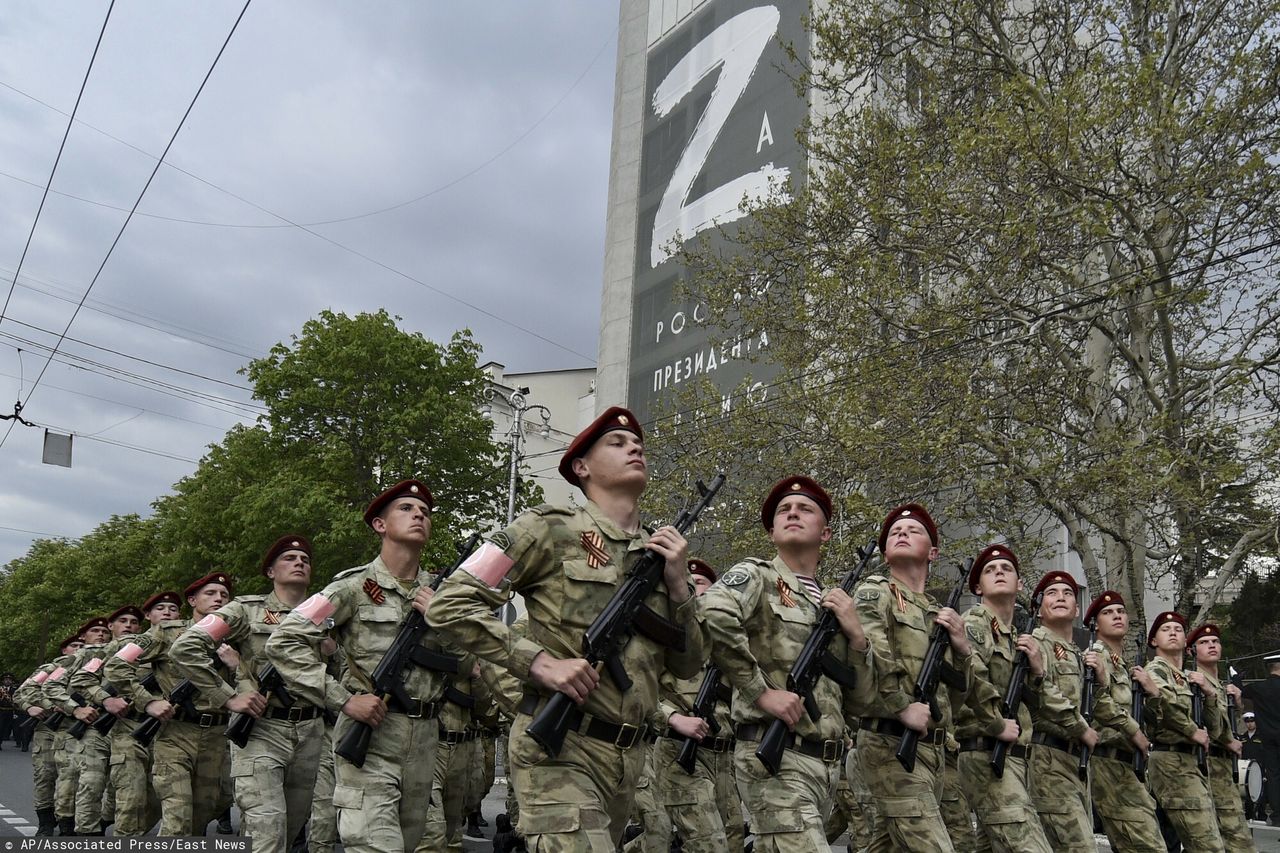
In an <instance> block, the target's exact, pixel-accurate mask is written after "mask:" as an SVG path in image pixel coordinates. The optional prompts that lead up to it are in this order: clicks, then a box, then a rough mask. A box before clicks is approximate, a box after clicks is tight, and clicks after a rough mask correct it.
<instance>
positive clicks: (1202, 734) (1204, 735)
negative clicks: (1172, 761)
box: [1191, 729, 1209, 749]
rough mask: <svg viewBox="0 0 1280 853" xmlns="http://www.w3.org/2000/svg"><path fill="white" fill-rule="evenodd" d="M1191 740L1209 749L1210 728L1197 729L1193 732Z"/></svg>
mask: <svg viewBox="0 0 1280 853" xmlns="http://www.w3.org/2000/svg"><path fill="white" fill-rule="evenodd" d="M1191 740H1193V741H1194V742H1195V743H1196V744H1198V745H1200V746H1203V747H1204V748H1205V749H1208V748H1209V732H1208V730H1207V729H1196V731H1195V734H1193V735H1192V736H1191Z"/></svg>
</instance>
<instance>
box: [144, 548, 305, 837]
mask: <svg viewBox="0 0 1280 853" xmlns="http://www.w3.org/2000/svg"><path fill="white" fill-rule="evenodd" d="M259 570H260V571H261V572H262V573H263V574H264V575H266V576H267V578H268V579H269V580H270V581H271V592H270V593H268V594H267V595H241V596H237V597H236V598H234V599H232V600H231V601H229V602H227V603H226V604H224V605H223V606H222V607H220V608H219V609H218V610H217V611H215V612H214V613H212V614H210V615H209V616H208V617H207V618H206V619H204V620H202V621H201V622H198V623H197V624H195V625H193V626H192V627H190V628H188V629H186V630H185V631H183V632H182V635H181V636H179V637H178V639H177V640H175V641H174V643H173V647H172V648H170V649H169V658H170V660H172V661H173V664H174V666H175V667H177V669H178V671H179V672H181V673H182V674H183V675H184V676H185V677H186V678H188V679H189V680H190V681H191V683H192V684H194V685H195V686H196V688H197V689H198V690H199V691H200V695H201V696H202V697H205V698H207V699H208V701H209V702H210V703H211V704H213V705H214V706H215V707H216V708H218V709H220V710H226V711H230V712H233V713H241V714H248V715H249V716H251V717H253V718H254V719H255V720H257V722H256V723H254V726H253V731H252V732H251V733H250V734H249V739H248V740H247V741H246V742H245V745H244V746H243V747H239V746H236V745H234V744H233V745H232V747H231V783H232V786H233V789H234V794H235V801H236V805H238V806H239V807H240V828H241V832H242V834H244V835H247V836H249V837H250V838H252V839H253V841H254V849H255V850H257V851H259V853H285V851H287V850H288V849H289V846H290V844H291V843H292V842H293V839H294V838H296V837H297V835H298V832H299V830H301V829H302V825H303V824H304V823H306V822H307V817H308V815H309V814H310V811H311V796H312V793H313V791H314V790H315V784H316V772H317V769H318V767H319V763H320V746H321V742H322V739H323V729H324V722H323V721H322V720H321V709H320V708H319V707H317V706H316V705H312V704H308V703H306V702H303V701H301V700H294V701H293V703H292V704H291V705H288V706H286V704H285V703H284V701H282V700H281V698H280V696H279V694H278V693H273V694H271V696H270V698H269V699H268V698H267V697H266V696H264V695H263V692H262V686H261V685H260V684H259V683H258V676H259V674H260V673H261V671H262V669H263V667H264V666H265V665H266V663H267V661H266V656H265V654H264V651H263V650H264V648H265V646H266V643H267V638H268V637H270V636H271V633H272V632H273V631H275V629H276V627H277V626H278V625H279V624H280V623H281V622H283V621H284V618H285V617H286V616H287V615H289V611H291V610H292V609H293V608H294V607H296V606H298V605H299V604H301V603H302V600H303V599H304V598H306V596H307V586H308V585H309V584H310V583H311V542H310V541H309V540H308V539H307V538H306V537H305V536H302V535H300V534H297V533H291V534H288V535H286V536H281V537H280V538H279V539H277V540H276V541H275V542H274V543H272V545H271V547H270V548H268V549H267V552H266V554H265V555H263V558H262V562H261V564H260V565H259ZM223 644H225V645H228V646H230V647H231V648H233V649H235V650H236V652H237V653H238V654H239V656H240V665H239V668H238V669H237V670H236V685H235V686H234V687H233V686H231V685H230V684H228V683H227V682H226V681H224V680H223V676H222V672H221V670H222V667H221V666H220V665H215V663H214V662H215V661H217V660H218V658H217V649H218V648H219V647H220V646H221V645H223ZM290 698H292V697H290Z"/></svg>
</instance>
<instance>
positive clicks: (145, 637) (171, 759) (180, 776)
mask: <svg viewBox="0 0 1280 853" xmlns="http://www.w3.org/2000/svg"><path fill="white" fill-rule="evenodd" d="M183 592H184V595H185V596H186V599H187V604H188V605H189V606H190V607H191V613H192V619H191V621H190V622H188V621H186V620H183V619H173V620H170V621H167V622H160V623H159V624H157V625H154V626H152V628H151V630H149V631H148V632H147V633H145V634H141V635H139V636H138V638H137V639H136V640H134V641H133V643H132V644H128V645H126V646H125V647H123V648H122V649H121V650H120V651H118V652H116V654H115V655H114V656H112V657H111V658H109V659H108V660H107V665H106V676H107V680H108V681H110V682H111V683H112V684H114V685H116V686H117V689H120V688H123V691H122V692H124V691H127V692H128V693H130V694H131V695H132V696H133V697H134V700H133V701H134V707H135V708H137V709H138V710H139V711H142V712H143V713H145V714H148V715H149V716H151V717H154V718H155V719H158V720H164V721H165V725H164V728H162V729H161V730H160V733H159V734H158V735H157V736H156V739H155V743H154V745H153V747H152V766H153V772H152V780H153V784H154V785H155V791H156V795H157V796H158V797H159V798H160V835H163V836H170V837H172V836H189V835H204V832H205V829H206V827H208V825H209V821H211V820H213V819H214V818H215V817H217V816H218V815H219V814H221V812H222V810H223V809H224V808H226V793H225V788H224V782H223V780H224V778H225V777H226V775H227V766H226V765H227V743H226V740H225V739H224V738H223V737H222V729H223V728H224V727H225V726H226V724H227V720H228V719H229V717H230V715H229V714H228V713H227V712H226V711H224V710H223V709H222V708H223V704H224V697H223V696H222V695H221V694H220V693H219V694H210V693H209V692H207V691H204V690H198V691H196V694H195V696H194V697H193V699H192V701H191V703H190V705H191V708H192V709H193V710H194V715H193V714H192V713H191V710H188V709H183V708H181V707H179V708H175V707H174V706H173V705H172V704H171V703H170V702H169V699H168V697H169V696H171V695H172V694H173V691H174V688H175V687H177V686H178V684H179V683H180V682H181V681H183V671H182V670H181V669H180V668H179V667H178V665H177V664H176V663H175V662H174V660H173V658H172V657H171V655H170V651H171V649H172V646H173V643H174V642H175V641H176V640H177V639H178V637H180V636H181V635H182V632H183V631H185V630H186V629H187V628H189V627H191V625H192V624H197V625H202V626H203V628H202V630H204V629H213V628H216V627H217V625H219V624H225V623H222V622H221V620H218V617H216V616H214V615H213V614H214V613H215V612H217V611H218V610H219V609H221V608H222V606H223V605H224V604H226V603H227V601H228V599H230V598H231V579H230V577H228V576H227V575H226V574H225V573H223V572H213V573H211V574H208V575H205V576H204V577H202V578H199V579H198V580H195V581H193V582H192V583H190V584H189V585H188V586H187V588H186V589H185V590H184V591H183ZM215 620H216V621H215ZM217 654H218V657H219V660H220V661H221V664H220V665H219V667H218V669H219V670H220V673H219V680H221V681H222V682H223V683H225V684H230V683H232V682H233V678H234V673H235V669H236V665H237V664H238V663H239V658H238V656H237V655H236V652H235V650H234V649H231V648H230V647H229V646H225V645H223V646H220V647H219V649H218V652H217ZM148 664H149V665H150V666H151V668H152V672H153V674H154V675H155V678H156V682H157V683H158V685H159V689H158V690H157V691H155V692H152V691H150V690H148V689H147V688H146V687H145V686H144V685H142V684H141V683H140V682H141V678H140V673H139V668H140V667H144V666H146V665H148Z"/></svg>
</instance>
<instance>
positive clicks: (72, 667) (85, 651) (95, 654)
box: [44, 643, 107, 716]
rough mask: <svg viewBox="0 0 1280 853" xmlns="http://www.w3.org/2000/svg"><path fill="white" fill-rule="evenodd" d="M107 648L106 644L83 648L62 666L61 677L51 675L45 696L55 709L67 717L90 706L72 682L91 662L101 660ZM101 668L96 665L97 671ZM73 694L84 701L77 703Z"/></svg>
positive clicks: (46, 685) (45, 684)
mask: <svg viewBox="0 0 1280 853" xmlns="http://www.w3.org/2000/svg"><path fill="white" fill-rule="evenodd" d="M106 648H107V644H106V643H97V644H95V645H92V646H81V647H80V649H79V650H78V651H77V652H76V653H75V654H74V655H70V656H69V658H70V661H69V662H68V663H65V664H63V665H62V669H63V670H64V672H63V673H62V675H61V676H56V675H54V674H53V673H50V675H49V680H48V681H46V682H45V683H44V696H45V698H46V699H48V700H49V703H50V704H51V705H52V706H53V707H54V708H58V709H60V710H62V711H63V713H65V714H66V715H67V716H71V714H72V713H73V712H74V711H75V709H76V708H79V707H80V706H81V705H82V704H90V703H89V700H88V697H86V696H85V695H84V693H83V691H81V690H79V689H77V688H75V687H73V686H72V683H71V682H72V679H74V678H75V677H76V676H77V675H78V674H79V673H80V672H81V670H83V668H84V666H85V664H87V663H89V662H90V661H94V660H100V659H101V657H102V653H103V651H104V650H105V649H106ZM100 666H101V664H96V665H95V669H96V668H97V667H100ZM55 672H56V670H55ZM72 693H76V694H79V695H80V698H81V699H82V700H84V701H83V702H76V701H75V700H74V699H72V698H71V694H72Z"/></svg>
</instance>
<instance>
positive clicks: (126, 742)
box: [111, 720, 160, 838]
mask: <svg viewBox="0 0 1280 853" xmlns="http://www.w3.org/2000/svg"><path fill="white" fill-rule="evenodd" d="M136 725H137V723H136V722H135V721H132V720H120V721H119V722H117V723H116V724H115V725H114V726H112V728H111V789H112V790H113V791H115V797H116V825H115V827H114V828H113V829H112V834H114V835H116V836H117V837H120V838H126V837H137V836H139V835H145V834H146V833H147V831H148V830H149V829H151V827H153V826H155V824H156V821H158V820H159V819H160V798H159V797H157V796H156V790H155V787H154V786H153V785H152V782H151V750H150V749H148V748H146V747H145V746H143V745H142V744H140V743H138V742H137V741H136V740H134V739H133V738H132V737H130V736H129V733H130V732H131V731H133V728H134V727H135V726H136Z"/></svg>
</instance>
